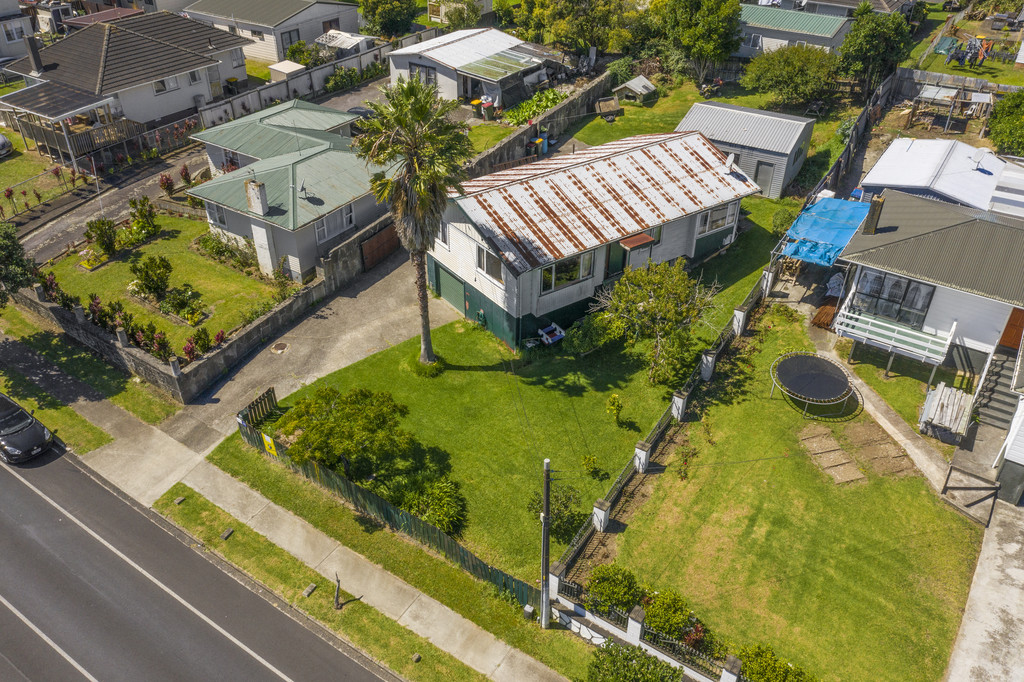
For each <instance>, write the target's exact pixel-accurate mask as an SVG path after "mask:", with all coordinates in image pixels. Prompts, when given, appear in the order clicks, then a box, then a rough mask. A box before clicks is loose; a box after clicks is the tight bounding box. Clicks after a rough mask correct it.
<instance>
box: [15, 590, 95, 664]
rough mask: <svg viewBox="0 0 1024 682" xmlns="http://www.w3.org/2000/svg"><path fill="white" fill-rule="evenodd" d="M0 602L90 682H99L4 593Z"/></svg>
mask: <svg viewBox="0 0 1024 682" xmlns="http://www.w3.org/2000/svg"><path fill="white" fill-rule="evenodd" d="M0 604H3V605H4V606H6V607H7V608H8V609H10V611H11V613H13V614H14V615H15V616H17V617H18V620H20V621H21V622H22V623H24V624H25V625H27V626H29V627H30V628H31V629H32V632H34V633H36V634H37V635H39V639H41V640H43V641H44V642H46V643H47V644H49V645H50V648H51V649H53V650H54V651H56V652H57V653H58V654H60V655H61V657H62V658H63V659H64V660H65V661H67V662H68V663H70V664H71V665H73V666H74V668H75V670H77V671H78V672H80V673H82V677H84V678H85V679H87V680H90V682H99V680H97V679H96V678H95V677H93V676H92V675H90V674H89V671H88V670H86V669H85V668H83V667H82V666H81V665H79V663H78V661H76V660H75V659H73V658H71V656H70V655H69V654H68V652H66V651H64V650H63V649H61V648H60V647H59V646H57V643H56V642H54V641H53V640H52V639H50V638H49V637H48V636H47V635H46V633H45V632H43V631H42V630H40V629H39V628H38V627H36V624H35V623H33V622H32V621H30V620H29V619H28V618H27V617H25V614H23V613H22V612H21V611H19V610H18V609H16V608H14V604H12V603H11V602H9V601H7V600H6V599H4V596H3V595H2V594H0Z"/></svg>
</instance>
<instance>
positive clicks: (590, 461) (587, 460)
mask: <svg viewBox="0 0 1024 682" xmlns="http://www.w3.org/2000/svg"><path fill="white" fill-rule="evenodd" d="M580 463H581V464H582V465H583V470H584V471H586V472H587V475H588V476H590V477H592V478H596V477H597V476H598V474H600V473H601V470H600V469H599V468H598V466H597V457H596V456H595V455H594V453H592V452H587V453H584V455H583V457H582V458H581V459H580Z"/></svg>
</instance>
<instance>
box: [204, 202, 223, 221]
mask: <svg viewBox="0 0 1024 682" xmlns="http://www.w3.org/2000/svg"><path fill="white" fill-rule="evenodd" d="M206 218H207V220H208V221H209V222H211V223H213V224H214V225H217V226H218V227H227V224H228V216H227V211H225V210H224V207H223V206H220V205H219V204H214V203H212V202H209V201H207V202H206ZM218 218H219V220H218Z"/></svg>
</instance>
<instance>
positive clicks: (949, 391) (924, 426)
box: [918, 381, 974, 443]
mask: <svg viewBox="0 0 1024 682" xmlns="http://www.w3.org/2000/svg"><path fill="white" fill-rule="evenodd" d="M973 407H974V398H973V396H972V395H971V394H970V393H964V392H963V391H960V390H957V389H955V388H953V387H952V386H946V384H945V382H942V381H940V382H939V384H938V386H936V387H935V388H934V389H932V390H930V391H928V396H927V397H926V398H925V400H924V407H923V408H922V409H921V421H920V423H919V424H918V428H919V430H920V431H921V433H923V434H925V435H928V436H932V437H933V438H938V439H939V440H941V441H942V442H943V443H958V442H960V438H961V437H962V436H963V435H964V433H965V432H966V431H967V427H968V426H969V425H970V423H971V412H972V408H973Z"/></svg>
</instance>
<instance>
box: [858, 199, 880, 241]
mask: <svg viewBox="0 0 1024 682" xmlns="http://www.w3.org/2000/svg"><path fill="white" fill-rule="evenodd" d="M884 203H885V199H883V198H882V197H871V206H870V207H869V208H868V216H867V218H865V219H864V227H863V228H861V234H875V232H877V231H878V219H879V218H880V217H881V215H882V204H884Z"/></svg>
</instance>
